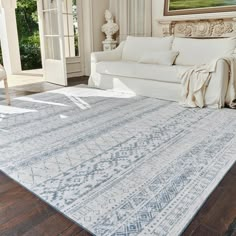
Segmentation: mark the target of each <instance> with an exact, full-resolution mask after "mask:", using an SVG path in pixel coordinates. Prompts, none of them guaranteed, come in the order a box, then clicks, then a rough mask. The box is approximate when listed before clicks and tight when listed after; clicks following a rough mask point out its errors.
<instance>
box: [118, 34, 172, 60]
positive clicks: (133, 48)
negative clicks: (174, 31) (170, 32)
mask: <svg viewBox="0 0 236 236" xmlns="http://www.w3.org/2000/svg"><path fill="white" fill-rule="evenodd" d="M172 42H173V36H170V37H165V38H157V37H133V36H128V37H127V40H126V42H125V45H124V49H123V53H122V60H126V61H138V60H139V59H140V58H141V57H142V56H143V55H144V54H146V53H149V52H156V51H168V50H170V49H171V47H172Z"/></svg>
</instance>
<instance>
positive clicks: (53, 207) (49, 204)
mask: <svg viewBox="0 0 236 236" xmlns="http://www.w3.org/2000/svg"><path fill="white" fill-rule="evenodd" d="M0 171H1V172H2V173H3V174H5V175H6V176H7V177H8V178H9V179H11V180H13V181H14V182H16V183H17V184H19V185H20V186H21V187H22V188H24V189H25V190H27V191H29V192H30V193H31V194H33V195H34V196H35V197H37V198H39V199H40V200H41V201H42V202H44V203H45V204H47V205H48V206H49V207H51V208H52V209H54V210H55V211H56V212H58V213H60V214H61V215H63V216H64V217H65V218H67V219H68V220H70V221H72V222H73V223H74V224H76V225H78V226H79V227H81V228H82V229H83V230H85V231H87V232H88V233H90V234H91V235H93V236H96V235H95V234H94V233H92V232H91V231H90V230H88V229H86V228H85V227H84V226H82V225H80V224H79V223H78V222H76V221H75V220H73V219H72V218H71V217H69V216H67V215H66V214H65V213H63V212H62V211H60V210H59V209H57V208H56V207H55V206H53V205H52V204H51V203H49V202H47V201H46V200H44V199H43V198H42V197H40V196H39V195H37V194H36V193H34V192H33V191H32V190H30V189H28V188H27V187H26V186H24V185H23V184H21V183H20V182H18V181H17V180H15V179H13V178H12V177H11V176H9V175H8V174H7V173H6V172H5V171H3V170H2V169H0Z"/></svg>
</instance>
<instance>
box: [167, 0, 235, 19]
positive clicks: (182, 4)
mask: <svg viewBox="0 0 236 236" xmlns="http://www.w3.org/2000/svg"><path fill="white" fill-rule="evenodd" d="M164 8H165V9H164V15H165V16H173V15H187V14H202V13H212V12H229V11H236V0H204V1H203V0H165V7H164Z"/></svg>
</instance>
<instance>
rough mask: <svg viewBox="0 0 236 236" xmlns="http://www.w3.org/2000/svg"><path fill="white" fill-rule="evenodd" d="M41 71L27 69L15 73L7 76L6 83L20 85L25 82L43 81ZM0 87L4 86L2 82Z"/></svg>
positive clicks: (13, 85)
mask: <svg viewBox="0 0 236 236" xmlns="http://www.w3.org/2000/svg"><path fill="white" fill-rule="evenodd" d="M43 81H44V79H43V71H42V69H38V70H28V71H22V72H21V73H19V74H17V75H10V76H8V85H9V87H15V86H21V85H26V84H34V83H39V82H43ZM0 88H4V85H3V83H0Z"/></svg>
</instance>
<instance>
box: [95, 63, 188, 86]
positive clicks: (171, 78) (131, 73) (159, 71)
mask: <svg viewBox="0 0 236 236" xmlns="http://www.w3.org/2000/svg"><path fill="white" fill-rule="evenodd" d="M187 69H189V66H164V65H157V64H140V63H138V62H127V61H103V62H99V63H97V71H96V72H97V73H100V74H107V75H113V76H114V77H115V76H123V77H129V78H139V79H147V80H156V81H164V82H169V83H180V78H179V73H180V72H182V71H183V70H187Z"/></svg>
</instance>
